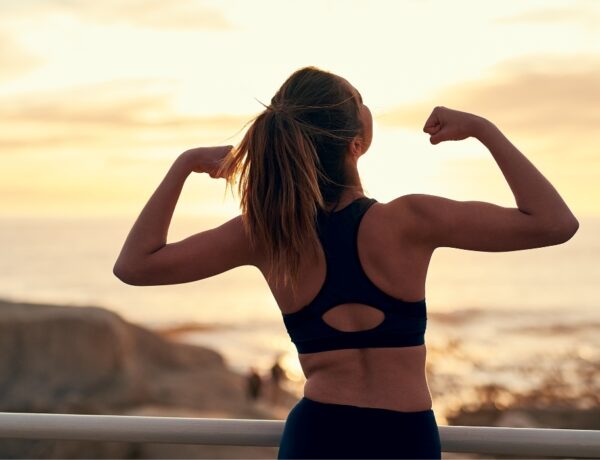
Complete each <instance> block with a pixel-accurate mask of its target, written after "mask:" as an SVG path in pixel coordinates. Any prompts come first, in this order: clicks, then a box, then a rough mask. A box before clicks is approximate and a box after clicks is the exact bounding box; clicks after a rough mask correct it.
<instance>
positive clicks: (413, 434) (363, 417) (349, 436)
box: [277, 397, 442, 459]
mask: <svg viewBox="0 0 600 460" xmlns="http://www.w3.org/2000/svg"><path fill="white" fill-rule="evenodd" d="M277 458H278V459H282V458H298V459H299V458H321V459H325V458H363V459H367V458H369V459H370V458H388V459H390V458H431V459H441V458H442V454H441V442H440V434H439V431H438V426H437V423H436V420H435V415H434V413H433V410H432V409H429V410H424V411H419V412H400V411H395V410H390V409H380V408H372V407H359V406H350V405H345V404H329V403H323V402H319V401H314V400H312V399H308V398H307V397H303V398H302V399H300V401H298V403H296V405H295V406H294V407H293V408H292V410H291V411H290V413H289V415H288V417H287V419H286V422H285V426H284V429H283V435H282V437H281V441H280V444H279V451H278V453H277Z"/></svg>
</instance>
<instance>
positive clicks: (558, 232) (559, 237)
mask: <svg viewBox="0 0 600 460" xmlns="http://www.w3.org/2000/svg"><path fill="white" fill-rule="evenodd" d="M577 230H579V221H578V220H577V219H576V218H575V216H572V217H570V218H569V219H567V220H565V221H564V222H563V223H561V224H560V225H554V226H553V230H552V233H553V234H554V236H555V240H556V243H555V244H561V243H566V242H567V241H569V240H570V239H571V238H573V236H574V235H575V233H577Z"/></svg>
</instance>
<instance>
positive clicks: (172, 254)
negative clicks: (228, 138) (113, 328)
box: [113, 146, 254, 286]
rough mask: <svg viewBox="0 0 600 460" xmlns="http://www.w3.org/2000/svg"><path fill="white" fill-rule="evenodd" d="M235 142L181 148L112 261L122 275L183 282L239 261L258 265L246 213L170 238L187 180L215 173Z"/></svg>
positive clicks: (137, 280)
mask: <svg viewBox="0 0 600 460" xmlns="http://www.w3.org/2000/svg"><path fill="white" fill-rule="evenodd" d="M230 149H231V146H227V147H207V148H198V149H192V150H188V151H186V152H184V153H182V154H181V155H180V156H179V157H178V158H177V159H176V160H175V162H174V163H173V164H172V165H171V167H170V169H169V171H168V172H167V174H166V176H165V177H164V179H163V180H162V182H161V183H160V185H159V186H158V188H157V189H156V190H155V191H154V193H153V194H152V196H151V197H150V199H149V200H148V202H147V203H146V205H145V206H144V208H143V210H142V212H141V213H140V215H139V216H138V218H137V220H136V221H135V224H134V225H133V227H132V229H131V230H130V232H129V234H128V236H127V238H126V240H125V243H124V244H123V248H122V249H121V252H120V254H119V256H118V258H117V261H116V262H115V265H114V267H113V273H114V275H115V276H116V277H117V278H119V279H120V280H121V281H123V282H125V283H127V284H131V285H136V286H149V285H163V284H178V283H186V282H190V281H195V280H199V279H203V278H207V277H209V276H214V275H216V274H218V273H222V272H224V271H226V270H229V269H231V268H234V267H236V266H239V265H254V254H253V252H252V251H251V250H250V244H249V240H248V239H247V238H246V234H245V232H244V229H243V226H242V222H241V216H237V217H235V218H233V219H231V220H230V221H228V222H226V223H225V224H223V225H221V226H220V227H217V228H213V229H210V230H207V231H204V232H200V233H197V234H195V235H192V236H190V237H188V238H186V239H184V240H182V241H178V242H176V243H171V244H167V234H168V231H169V226H170V223H171V219H172V217H173V212H174V211H175V206H176V204H177V201H178V200H179V196H180V195H181V190H182V189H183V184H184V183H185V181H186V179H187V177H188V176H189V175H190V174H191V173H192V172H206V173H209V174H210V175H211V177H216V176H214V175H213V171H214V170H215V168H214V167H215V165H218V164H219V162H220V160H222V158H224V156H225V155H226V154H227V152H228V151H229V150H230Z"/></svg>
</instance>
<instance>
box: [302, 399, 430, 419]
mask: <svg viewBox="0 0 600 460" xmlns="http://www.w3.org/2000/svg"><path fill="white" fill-rule="evenodd" d="M300 402H304V403H305V404H309V405H312V406H315V407H316V406H319V407H328V408H332V409H339V410H353V411H365V412H381V413H389V414H394V415H398V416H403V415H405V416H407V417H409V416H419V415H420V416H423V415H434V412H433V408H430V409H425V410H420V411H413V412H405V411H398V410H394V409H385V408H383V407H361V406H354V405H352V404H338V403H326V402H321V401H315V400H314V399H310V398H307V397H306V396H303V397H302V399H301V400H300Z"/></svg>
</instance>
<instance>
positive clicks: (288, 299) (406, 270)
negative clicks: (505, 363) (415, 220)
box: [259, 198, 432, 412]
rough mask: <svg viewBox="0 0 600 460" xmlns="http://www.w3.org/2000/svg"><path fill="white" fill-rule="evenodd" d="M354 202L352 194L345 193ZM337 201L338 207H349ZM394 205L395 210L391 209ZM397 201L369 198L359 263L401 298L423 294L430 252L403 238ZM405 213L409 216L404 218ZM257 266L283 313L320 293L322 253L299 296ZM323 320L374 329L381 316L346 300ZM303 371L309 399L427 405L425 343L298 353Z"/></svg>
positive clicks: (305, 271)
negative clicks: (370, 201)
mask: <svg viewBox="0 0 600 460" xmlns="http://www.w3.org/2000/svg"><path fill="white" fill-rule="evenodd" d="M350 199H352V198H350ZM349 205H350V202H348V201H347V202H346V203H345V204H344V203H341V204H340V206H338V208H337V209H336V211H337V212H339V211H340V210H343V209H344V208H345V207H346V206H349ZM392 208H393V209H392ZM398 209H399V200H395V202H394V204H393V205H390V204H389V203H388V204H386V203H374V204H373V205H372V206H370V208H369V209H367V211H366V212H365V213H364V215H363V216H362V219H361V221H360V223H359V227H358V232H357V239H356V244H357V249H358V256H359V260H360V264H361V266H362V268H363V270H364V272H365V274H366V276H367V277H368V278H369V280H370V281H371V282H372V283H373V284H374V285H375V286H376V287H377V288H379V290H381V291H382V292H383V293H385V294H388V295H389V296H391V297H393V298H395V299H401V300H403V301H405V302H418V301H421V300H422V299H424V298H425V279H426V274H427V268H428V265H429V260H430V258H431V253H432V251H431V250H423V248H422V247H420V246H418V245H416V244H414V243H413V242H412V241H411V240H410V239H409V238H407V236H406V232H405V231H404V230H403V229H404V228H407V227H406V225H405V221H403V219H398ZM406 217H407V218H409V216H406ZM259 269H260V270H261V272H262V273H263V274H264V275H265V279H266V280H267V283H268V284H269V287H270V289H271V291H272V293H273V295H274V297H275V299H276V301H277V304H278V306H279V308H280V310H281V312H282V314H284V315H287V314H291V313H294V312H298V311H300V310H302V309H303V307H305V306H306V305H308V304H310V303H311V301H312V300H313V299H314V298H315V297H316V296H317V294H318V293H319V291H320V290H321V287H322V286H323V283H324V280H325V272H326V263H325V257H324V254H323V251H322V250H321V253H320V254H319V257H317V258H314V257H310V256H307V257H306V258H305V259H304V260H303V261H302V262H301V264H300V267H299V271H300V275H299V282H298V287H297V292H296V296H295V297H294V295H293V293H292V290H291V288H289V287H288V288H282V287H277V286H281V284H277V283H275V281H276V280H273V279H272V280H269V279H268V277H267V276H266V274H267V273H268V267H266V266H264V265H260V266H259ZM323 320H324V321H325V322H326V323H327V324H329V325H330V326H332V327H334V328H335V329H337V330H340V331H346V332H350V331H360V330H368V329H372V328H374V327H375V326H377V325H378V324H380V323H381V322H382V321H383V320H384V313H383V312H382V311H381V310H380V309H379V308H377V305H373V306H368V305H366V304H356V303H354V304H353V303H347V304H339V305H337V306H335V307H334V308H331V309H330V310H328V311H327V312H326V313H325V314H324V315H323ZM298 356H299V360H300V364H301V366H302V369H303V371H304V375H305V376H306V379H307V382H306V385H305V388H304V394H305V396H306V397H308V398H311V399H313V400H316V401H322V402H328V403H338V404H350V405H357V406H363V407H379V408H385V409H394V410H399V411H406V412H412V411H420V410H426V409H429V408H430V407H431V396H430V393H429V389H428V387H427V381H426V375H425V359H426V347H425V345H424V344H423V345H415V346H401V347H385V348H379V347H377V348H376V347H368V348H349V349H335V350H327V351H319V352H313V353H299V355H298Z"/></svg>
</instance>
